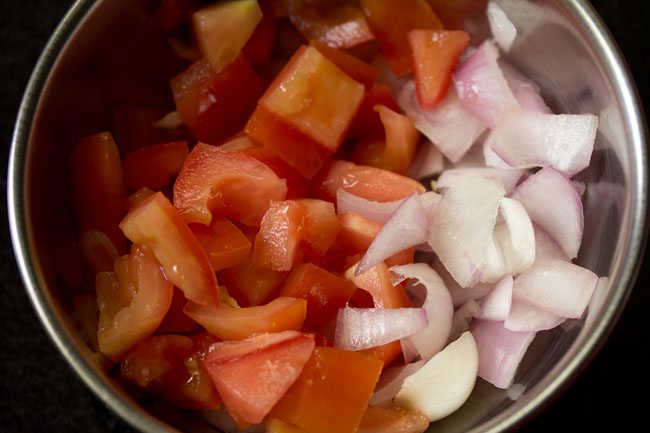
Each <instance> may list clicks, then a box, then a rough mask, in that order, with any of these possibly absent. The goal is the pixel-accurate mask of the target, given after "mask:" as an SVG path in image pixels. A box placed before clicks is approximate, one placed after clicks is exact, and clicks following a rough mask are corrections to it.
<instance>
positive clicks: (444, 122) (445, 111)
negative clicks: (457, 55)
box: [397, 81, 485, 162]
mask: <svg viewBox="0 0 650 433" xmlns="http://www.w3.org/2000/svg"><path fill="white" fill-rule="evenodd" d="M397 102H398V104H399V105H400V107H401V108H402V110H404V112H405V113H406V115H407V116H408V117H410V118H411V119H412V120H413V124H414V125H415V128H416V129H417V130H418V131H420V132H421V133H422V134H424V136H425V137H427V138H428V139H429V140H431V142H432V143H433V144H434V145H435V146H436V147H437V148H438V149H440V151H441V152H442V153H443V154H444V155H445V156H446V157H447V158H448V159H449V160H450V161H451V162H456V161H458V160H459V159H460V158H462V156H463V155H464V154H465V153H466V152H467V150H468V149H469V148H470V147H471V146H472V144H474V142H475V141H476V139H477V138H478V137H480V136H481V134H482V133H483V131H485V125H483V123H482V122H481V121H480V120H479V119H478V118H476V117H475V116H474V115H472V114H470V113H468V112H467V111H465V110H464V109H463V107H461V105H460V102H459V100H458V95H457V94H456V92H455V90H454V89H453V88H452V89H449V92H448V94H447V96H446V97H445V99H443V100H442V101H440V102H439V103H438V105H436V107H435V108H433V109H422V108H421V107H420V105H419V103H418V100H417V95H416V92H415V83H414V82H413V81H409V82H408V83H406V84H405V85H404V86H403V87H402V88H401V90H400V92H399V94H398V95H397Z"/></svg>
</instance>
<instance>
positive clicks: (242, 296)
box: [218, 254, 288, 307]
mask: <svg viewBox="0 0 650 433" xmlns="http://www.w3.org/2000/svg"><path fill="white" fill-rule="evenodd" d="M287 275H288V272H280V271H274V270H272V269H268V268H264V267H261V266H257V265H255V264H254V263H253V259H252V255H251V254H249V255H248V257H247V258H246V259H244V260H243V261H242V262H241V263H239V264H238V265H236V266H233V267H231V268H227V269H223V270H221V271H219V273H218V276H219V281H221V283H222V284H224V285H225V286H226V287H227V288H228V292H229V293H230V294H231V295H232V296H233V297H234V298H235V299H237V302H238V303H239V305H241V306H242V307H255V306H257V305H262V304H264V303H266V302H268V301H269V300H270V298H271V296H273V295H274V294H276V293H277V292H278V290H279V289H280V287H281V286H282V283H283V282H284V280H286V279H287Z"/></svg>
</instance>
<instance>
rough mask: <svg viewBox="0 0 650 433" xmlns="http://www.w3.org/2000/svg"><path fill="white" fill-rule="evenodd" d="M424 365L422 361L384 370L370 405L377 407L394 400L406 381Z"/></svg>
mask: <svg viewBox="0 0 650 433" xmlns="http://www.w3.org/2000/svg"><path fill="white" fill-rule="evenodd" d="M423 365H424V361H422V360H420V361H416V362H413V363H411V364H407V365H403V366H400V367H389V368H384V371H383V372H382V373H381V377H380V378H379V381H378V382H377V386H375V393H374V394H373V395H372V397H370V401H369V402H368V404H369V405H370V406H377V405H378V404H381V403H383V402H385V401H389V400H392V399H393V398H394V397H395V395H396V394H397V392H398V391H399V390H400V388H401V387H402V384H403V383H404V379H406V378H407V377H409V376H410V375H412V374H413V373H415V372H416V371H418V370H419V369H420V368H422V366H423Z"/></svg>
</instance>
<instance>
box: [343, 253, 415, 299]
mask: <svg viewBox="0 0 650 433" xmlns="http://www.w3.org/2000/svg"><path fill="white" fill-rule="evenodd" d="M355 270H356V265H355V266H354V267H352V268H350V269H348V271H347V272H346V274H345V276H346V277H347V278H348V279H349V280H350V281H352V282H353V283H354V284H356V286H357V287H359V288H361V289H363V290H365V291H367V292H368V293H370V294H371V295H372V298H373V300H374V302H375V306H376V307H379V308H408V307H410V306H411V301H410V299H409V297H408V295H407V294H406V291H405V290H404V287H403V286H402V285H401V284H398V285H396V286H393V283H392V280H391V276H390V271H389V270H388V266H386V264H385V263H384V262H380V263H378V264H377V265H375V266H374V267H372V268H370V269H369V270H368V271H366V272H364V273H363V274H361V275H354V271H355Z"/></svg>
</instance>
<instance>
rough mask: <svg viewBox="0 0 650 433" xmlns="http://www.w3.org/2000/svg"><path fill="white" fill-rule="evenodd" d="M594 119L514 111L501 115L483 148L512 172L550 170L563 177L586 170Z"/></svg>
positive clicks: (595, 127) (587, 115)
mask: <svg viewBox="0 0 650 433" xmlns="http://www.w3.org/2000/svg"><path fill="white" fill-rule="evenodd" d="M597 129H598V117H596V116H594V115H593V114H540V113H533V112H530V111H522V110H516V111H511V112H508V113H506V114H504V115H503V117H502V118H501V120H500V121H499V122H498V124H497V125H496V126H495V127H494V130H493V131H492V133H491V134H490V136H489V138H488V140H487V142H486V144H485V145H486V146H488V147H490V148H491V149H492V150H493V151H494V153H495V154H496V155H497V156H498V157H499V158H500V159H501V160H503V162H505V163H506V164H508V165H509V166H511V167H514V168H531V167H548V166H551V167H554V168H555V169H556V170H558V171H561V172H562V173H564V174H566V175H567V176H573V175H574V174H576V173H578V172H580V171H582V170H583V169H585V168H586V167H587V166H589V160H590V159H591V153H592V152H593V149H594V141H595V139H596V130H597Z"/></svg>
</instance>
